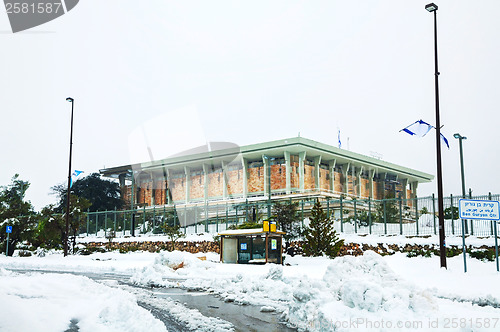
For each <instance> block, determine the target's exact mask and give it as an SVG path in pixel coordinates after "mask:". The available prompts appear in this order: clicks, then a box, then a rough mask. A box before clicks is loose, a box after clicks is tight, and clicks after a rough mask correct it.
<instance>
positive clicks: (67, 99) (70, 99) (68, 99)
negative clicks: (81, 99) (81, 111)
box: [66, 97, 74, 103]
mask: <svg viewBox="0 0 500 332" xmlns="http://www.w3.org/2000/svg"><path fill="white" fill-rule="evenodd" d="M66 101H69V102H70V103H72V102H73V101H74V99H73V98H71V97H68V98H66Z"/></svg>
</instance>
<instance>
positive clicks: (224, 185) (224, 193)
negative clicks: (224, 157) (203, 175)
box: [221, 161, 228, 199]
mask: <svg viewBox="0 0 500 332" xmlns="http://www.w3.org/2000/svg"><path fill="white" fill-rule="evenodd" d="M221 165H222V198H223V199H227V196H228V195H227V162H226V161H222V162H221Z"/></svg>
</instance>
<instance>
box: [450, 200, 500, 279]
mask: <svg viewBox="0 0 500 332" xmlns="http://www.w3.org/2000/svg"><path fill="white" fill-rule="evenodd" d="M458 210H459V213H460V218H461V219H462V222H463V220H464V219H480V220H491V223H492V225H493V229H494V236H495V258H496V263H497V272H499V264H498V239H497V224H496V221H497V220H500V203H499V202H498V201H483V200H473V199H461V200H460V202H459V207H458ZM462 245H463V248H464V249H463V250H464V264H465V237H464V231H463V223H462ZM464 267H465V265H464ZM466 272H467V269H466Z"/></svg>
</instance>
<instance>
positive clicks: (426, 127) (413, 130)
mask: <svg viewBox="0 0 500 332" xmlns="http://www.w3.org/2000/svg"><path fill="white" fill-rule="evenodd" d="M432 128H434V127H433V126H431V125H430V124H428V123H427V122H425V121H422V120H418V121H415V122H414V123H412V124H411V125H409V126H408V127H406V128H403V129H401V130H400V131H404V132H405V133H407V134H410V135H414V136H418V137H424V136H425V135H427V133H428V132H429V131H431V129H432Z"/></svg>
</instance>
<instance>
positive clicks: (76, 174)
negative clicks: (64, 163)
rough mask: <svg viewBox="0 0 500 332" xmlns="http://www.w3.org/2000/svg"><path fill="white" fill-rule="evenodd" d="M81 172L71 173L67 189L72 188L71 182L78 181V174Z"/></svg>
mask: <svg viewBox="0 0 500 332" xmlns="http://www.w3.org/2000/svg"><path fill="white" fill-rule="evenodd" d="M82 173H83V171H77V170H75V171H74V172H73V174H71V179H70V180H69V187H70V188H71V187H73V181H76V180H77V179H78V176H80V174H82Z"/></svg>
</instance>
